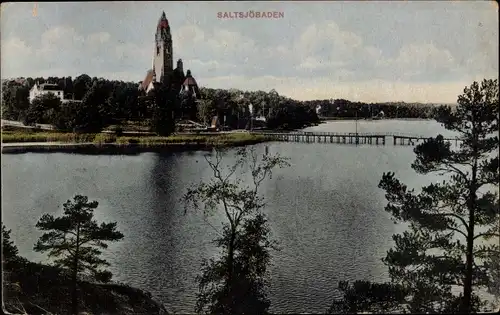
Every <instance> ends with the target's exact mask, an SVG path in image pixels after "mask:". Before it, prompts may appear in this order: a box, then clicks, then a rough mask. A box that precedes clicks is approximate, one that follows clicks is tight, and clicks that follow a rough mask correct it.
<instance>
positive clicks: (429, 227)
mask: <svg viewBox="0 0 500 315" xmlns="http://www.w3.org/2000/svg"><path fill="white" fill-rule="evenodd" d="M498 115H499V102H498V81H497V80H484V81H483V82H482V83H481V84H478V83H477V82H474V83H473V84H472V85H471V86H470V87H467V88H465V89H464V94H463V95H460V96H459V97H458V107H457V108H455V109H451V108H450V107H441V108H439V110H438V112H437V116H436V120H437V121H438V122H440V123H441V124H442V125H443V126H444V127H445V128H446V129H448V130H453V131H455V132H457V133H458V134H459V139H460V140H461V144H460V146H459V147H458V148H452V147H451V145H450V144H449V143H447V142H445V141H444V140H443V137H442V136H441V135H437V136H436V137H435V138H430V139H428V140H427V141H425V142H424V143H422V144H420V145H418V146H417V147H416V148H415V150H414V152H415V154H416V159H415V161H414V162H413V164H412V168H413V169H414V170H415V171H416V172H417V173H420V174H429V173H437V174H441V175H446V176H447V177H448V178H447V179H445V180H443V181H442V182H440V183H434V184H430V185H428V186H425V187H423V188H422V190H421V192H420V193H416V192H415V190H413V189H408V188H407V186H406V185H404V184H403V183H401V182H400V181H399V180H398V179H396V177H395V174H394V173H385V174H384V175H383V177H382V180H381V181H380V184H379V187H380V188H382V189H384V190H385V191H386V199H387V200H388V202H389V203H388V204H387V206H386V208H385V209H386V211H387V212H389V213H390V214H391V215H392V217H393V219H394V221H395V222H406V223H408V224H409V230H408V231H405V232H404V233H402V234H396V235H394V236H393V240H394V242H395V247H394V248H393V249H391V250H389V252H388V253H387V256H386V258H385V259H384V260H383V261H384V263H385V264H386V265H387V266H388V267H389V275H390V277H391V283H389V284H384V285H386V286H393V285H397V286H399V287H400V288H402V289H401V291H398V292H397V293H398V294H397V295H393V298H395V300H398V301H400V303H399V305H397V306H395V307H394V308H393V311H402V310H404V311H407V312H412V313H414V312H418V313H436V312H450V313H475V312H478V311H480V310H481V308H482V307H484V306H485V303H484V302H483V301H481V300H480V298H479V297H478V296H477V295H476V294H474V290H477V289H486V288H489V289H490V291H492V292H495V290H497V288H498V286H494V285H493V284H494V283H495V281H498V273H495V272H494V271H492V270H491V268H492V267H493V268H494V267H495V266H498V260H497V259H495V258H494V257H498V256H499V255H500V246H499V245H498V244H499V241H500V235H499V231H500V225H499V224H500V223H499V222H500V213H499V212H498V209H499V207H498V206H499V203H498V193H497V190H498V185H499V163H498V161H499V160H498V146H499V145H498ZM495 188H496V189H495ZM490 239H493V240H496V241H493V242H484V241H485V240H490ZM373 285H374V284H373ZM371 286H372V284H369V285H365V286H363V287H358V288H356V287H350V288H349V287H345V286H344V288H343V291H345V292H346V295H344V297H343V298H341V299H340V300H337V301H336V302H335V303H334V306H336V307H340V308H343V309H351V308H352V305H353V304H355V303H356V302H357V301H367V302H369V303H361V304H358V305H357V306H356V307H357V309H358V310H370V309H374V308H379V306H380V304H381V303H385V300H386V297H382V296H380V294H379V293H378V292H376V291H373V290H372V289H371ZM453 287H455V288H456V287H461V288H462V292H461V293H460V294H458V295H457V294H455V293H454V292H453V291H452V289H453ZM394 293H396V292H394ZM402 293H404V299H402V295H401V294H402ZM366 296H368V297H369V298H368V299H366V298H365V297H366ZM339 305H340V306H339Z"/></svg>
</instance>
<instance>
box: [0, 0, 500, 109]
mask: <svg viewBox="0 0 500 315" xmlns="http://www.w3.org/2000/svg"><path fill="white" fill-rule="evenodd" d="M217 5H218V4H217V3H214V4H213V6H215V7H213V6H212V5H210V6H208V5H201V6H199V5H196V6H194V5H189V4H187V5H184V4H183V5H179V6H172V7H170V8H169V12H167V17H168V18H169V22H170V25H171V27H172V36H173V45H174V47H173V52H174V64H175V61H176V60H177V59H179V58H181V59H182V60H183V61H184V69H185V70H187V69H190V70H191V71H192V73H193V75H194V76H195V78H196V80H197V81H198V82H199V83H200V84H201V85H203V86H208V87H218V88H225V89H226V88H239V89H244V90H252V89H262V90H270V89H272V88H276V90H278V91H279V92H280V93H282V94H285V95H288V96H293V97H296V98H298V99H311V98H316V97H319V98H322V97H325V98H330V97H337V96H338V97H345V98H352V99H359V100H367V101H369V100H371V99H378V98H382V99H384V100H408V101H409V100H410V98H412V97H414V98H416V99H427V98H428V99H431V100H432V99H433V97H434V99H436V100H437V99H447V100H448V101H451V102H453V101H454V100H455V98H456V95H458V94H460V93H461V91H462V90H463V87H464V86H465V85H468V84H470V83H471V82H472V80H474V79H477V78H483V77H497V72H498V67H499V64H498V17H497V15H496V14H497V12H498V11H495V12H493V13H492V11H491V7H490V6H488V8H486V6H484V5H482V4H479V3H478V2H476V3H474V4H468V3H467V4H466V3H460V4H458V3H457V4H454V5H452V4H446V5H445V4H436V3H426V4H418V5H417V4H413V3H412V4H410V3H408V4H405V5H404V6H403V5H396V4H394V5H393V4H389V3H388V4H387V5H384V6H379V5H377V6H371V5H363V7H362V9H361V8H360V6H359V5H358V4H356V3H355V2H353V3H349V4H337V3H335V2H332V3H325V4H324V5H322V6H316V7H311V6H308V5H305V6H304V7H302V6H295V4H293V5H292V4H290V5H288V4H284V6H280V8H275V4H269V5H268V4H262V6H263V7H262V10H263V11H269V10H271V11H273V10H277V11H280V12H285V19H275V20H272V19H268V20H262V19H261V20H256V19H245V20H243V19H241V20H236V19H234V20H221V19H216V16H217V12H219V11H220V12H225V11H228V12H229V11H238V12H245V11H247V10H251V9H254V10H255V8H253V7H248V5H245V4H244V3H243V4H241V3H240V4H238V3H231V4H230V8H229V7H227V4H221V5H220V6H219V7H217V8H216V6H217ZM56 6H57V7H56ZM131 6H132V7H131ZM162 6H163V5H162V4H161V3H159V4H157V5H156V4H155V5H150V6H149V5H146V6H143V5H141V6H139V5H133V3H130V4H127V5H125V7H124V5H123V4H119V5H118V4H113V3H108V4H104V5H101V4H97V3H95V4H94V3H82V4H53V5H52V4H47V5H44V6H43V8H42V6H40V8H39V17H38V18H36V19H32V18H27V19H15V18H9V16H8V15H6V18H5V19H2V21H1V23H2V41H1V44H2V54H1V59H2V76H3V77H17V76H31V77H36V76H40V75H58V76H61V75H64V76H68V75H71V76H76V75H80V74H82V73H87V74H88V75H90V76H92V77H93V76H97V77H109V78H110V79H111V78H112V79H120V78H121V79H123V80H133V81H140V80H141V79H143V78H144V75H145V73H146V71H147V70H148V69H150V68H151V62H152V57H153V56H152V54H153V51H154V32H155V26H156V21H157V19H158V17H159V15H160V14H161V10H162V9H163V8H162ZM408 6H411V7H412V8H413V9H409V7H408ZM481 6H482V7H481ZM16 8H17V9H16ZM450 8H451V9H450ZM260 9H261V8H260V7H259V10H260ZM7 10H8V11H9V13H10V16H24V15H25V16H27V17H31V7H29V8H28V7H26V6H22V5H21V4H19V5H18V4H14V5H10V6H9V8H7ZM158 10H159V11H158ZM23 12H24V13H23ZM304 12H305V14H304ZM408 12H418V14H414V13H411V14H410V13H408ZM70 13H71V14H70ZM75 13H81V14H75ZM23 14H24V15H23ZM112 16H116V17H121V18H122V19H123V21H121V22H120V21H117V19H110V17H112ZM2 17H4V16H2ZM90 17H92V18H90ZM438 87H439V88H438ZM447 91H454V92H453V93H451V92H450V94H449V95H448V92H447ZM329 94H330V95H329Z"/></svg>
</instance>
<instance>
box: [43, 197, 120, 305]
mask: <svg viewBox="0 0 500 315" xmlns="http://www.w3.org/2000/svg"><path fill="white" fill-rule="evenodd" d="M97 206H98V203H97V201H90V202H89V200H88V198H87V197H86V196H81V195H76V196H75V197H74V198H73V201H71V200H68V201H67V202H66V203H64V214H63V215H62V216H60V217H57V218H54V217H53V216H52V215H51V214H44V215H43V216H42V217H41V218H40V220H39V221H38V223H37V224H36V227H37V228H38V229H40V230H42V231H48V232H46V233H44V234H43V235H42V236H41V237H40V239H39V240H38V242H37V243H36V244H35V246H34V250H35V251H38V252H46V251H48V252H49V257H57V259H56V260H55V264H56V265H57V266H60V267H63V268H66V269H67V270H69V271H71V274H72V308H73V314H76V313H77V308H78V301H77V281H78V276H79V275H80V274H86V275H87V276H90V277H92V278H93V279H95V280H98V281H102V282H108V281H109V280H111V276H112V274H111V272H109V271H107V270H103V269H100V268H99V267H101V266H108V265H109V263H108V262H107V261H106V260H104V259H101V258H99V256H100V255H101V250H100V249H106V248H107V247H108V245H107V244H106V242H108V241H119V240H121V239H122V238H123V234H122V233H121V232H119V231H117V230H116V222H113V223H101V224H100V225H99V224H98V223H97V221H96V220H94V219H93V216H94V210H95V209H96V208H97Z"/></svg>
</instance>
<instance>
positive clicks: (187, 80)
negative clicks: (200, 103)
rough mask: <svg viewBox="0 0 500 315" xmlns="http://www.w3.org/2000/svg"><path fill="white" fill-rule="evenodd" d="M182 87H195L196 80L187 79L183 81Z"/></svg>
mask: <svg viewBox="0 0 500 315" xmlns="http://www.w3.org/2000/svg"><path fill="white" fill-rule="evenodd" d="M182 85H189V86H191V85H197V84H196V80H195V79H194V78H193V77H187V78H186V80H184V83H182Z"/></svg>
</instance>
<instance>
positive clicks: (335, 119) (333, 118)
mask: <svg viewBox="0 0 500 315" xmlns="http://www.w3.org/2000/svg"><path fill="white" fill-rule="evenodd" d="M319 120H320V121H321V122H328V121H343V120H352V121H355V120H356V118H354V117H320V119H319ZM384 120H404V121H409V120H415V121H417V120H422V121H424V120H434V119H433V118H383V119H377V120H374V119H364V118H358V121H384Z"/></svg>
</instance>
